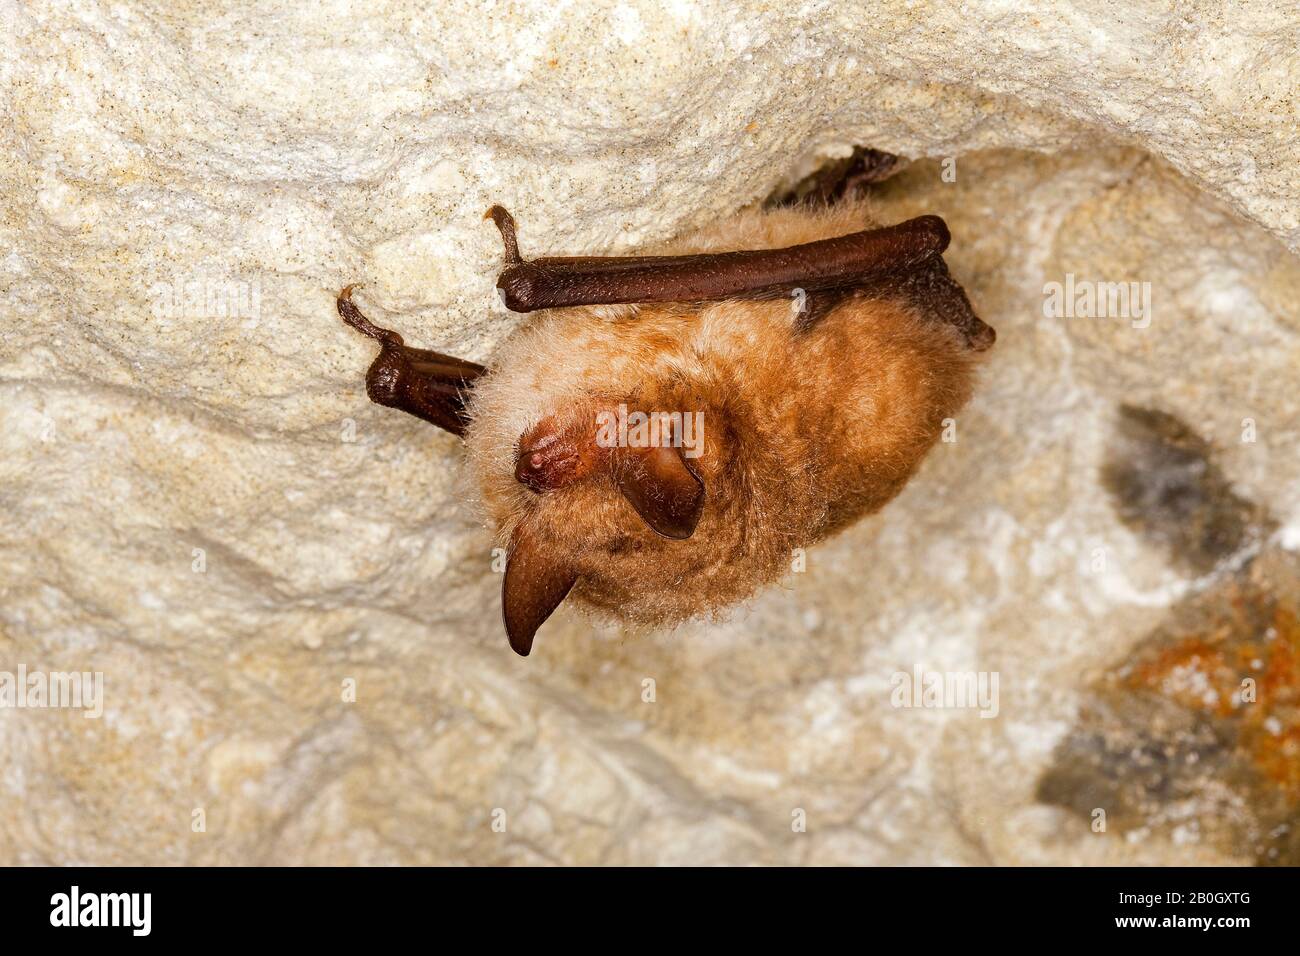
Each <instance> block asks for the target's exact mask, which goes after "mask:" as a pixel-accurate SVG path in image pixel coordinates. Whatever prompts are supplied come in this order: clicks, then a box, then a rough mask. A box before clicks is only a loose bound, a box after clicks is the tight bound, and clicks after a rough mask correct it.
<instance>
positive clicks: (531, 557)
mask: <svg viewBox="0 0 1300 956" xmlns="http://www.w3.org/2000/svg"><path fill="white" fill-rule="evenodd" d="M494 213H496V214H495V215H494V218H496V219H497V222H498V225H499V226H502V227H503V230H502V231H503V235H506V246H507V257H508V259H512V260H513V262H512V265H511V267H510V268H508V269H507V271H506V273H503V275H502V283H501V284H502V286H503V287H506V286H508V285H509V283H510V281H512V280H511V279H510V275H511V269H515V270H516V271H515V273H514V274H515V275H516V276H517V275H518V274H519V267H520V265H523V266H529V267H531V269H532V273H533V274H532V276H531V277H530V278H529V280H528V288H527V289H525V290H524V294H525V295H534V296H535V295H538V294H541V295H543V296H545V295H552V296H554V295H555V294H556V293H555V292H554V289H556V288H559V289H561V290H569V291H568V292H565V293H564V294H565V295H569V296H572V295H574V294H577V295H584V294H588V293H589V292H590V288H588V292H586V293H584V292H582V291H579V292H578V293H573V292H572V290H573V289H574V288H579V289H580V290H581V288H582V283H587V284H588V286H589V287H591V286H593V285H594V286H599V287H600V288H601V289H602V291H601V293H600V296H599V297H598V298H596V299H595V301H597V302H600V303H602V304H598V305H586V306H577V307H569V308H556V309H548V310H547V311H544V312H542V313H541V314H540V315H539V317H538V318H536V319H535V320H533V321H532V322H531V323H530V324H529V325H528V326H526V327H524V328H523V329H521V330H520V331H519V332H518V333H517V334H516V335H514V336H513V337H512V338H511V339H510V340H509V341H508V342H507V343H506V345H505V346H504V347H503V348H502V350H501V351H500V353H499V354H498V355H497V357H496V359H495V361H494V363H493V367H492V370H491V372H490V373H488V374H486V375H481V376H480V374H479V373H478V372H475V371H474V370H475V369H478V367H477V366H473V365H472V364H471V363H459V364H458V365H448V364H447V363H454V362H456V361H457V360H453V359H448V358H447V357H445V356H438V355H437V354H436V353H427V352H417V351H416V350H406V351H407V352H409V353H410V355H409V356H405V355H403V354H401V353H402V350H405V347H404V346H402V345H401V343H400V340H399V341H398V342H397V343H396V345H394V344H392V343H388V344H385V349H384V353H383V354H381V356H380V359H379V360H377V361H376V364H375V366H374V367H372V371H371V376H370V384H371V388H370V391H371V395H372V397H376V392H377V390H378V391H379V392H383V391H384V387H387V392H386V393H385V394H386V395H387V396H388V397H390V398H391V397H392V396H393V395H394V394H396V393H399V392H402V391H403V389H405V391H406V392H407V393H411V392H413V393H414V394H415V399H414V400H409V401H407V402H406V404H405V405H404V404H403V403H402V402H401V401H391V400H390V401H384V400H383V396H382V395H381V396H380V397H378V398H377V400H379V401H383V403H384V404H396V405H398V407H406V410H408V411H413V412H414V413H416V414H420V415H421V417H424V418H426V419H428V420H430V421H435V419H436V418H437V417H438V416H439V415H441V416H442V417H443V418H448V417H450V418H451V419H452V422H451V425H450V426H449V425H447V424H446V423H445V422H437V423H439V424H443V425H444V427H451V428H452V430H454V431H458V433H463V434H464V435H465V440H466V447H467V451H468V453H469V462H470V466H471V468H472V470H473V472H474V475H475V477H476V478H477V483H478V486H479V488H480V489H481V493H482V504H483V507H484V510H485V512H486V516H487V519H488V521H489V522H490V524H491V525H492V527H493V528H494V529H496V531H497V533H498V534H499V535H500V536H501V539H502V541H503V542H504V543H506V544H507V545H508V547H509V549H510V560H509V565H508V568H507V572H506V580H505V584H504V589H503V598H504V604H505V618H506V627H507V631H508V633H509V635H510V638H511V644H512V646H513V647H514V648H515V649H516V650H517V651H519V652H520V653H527V652H528V650H529V649H530V648H531V644H532V639H533V635H534V633H535V632H536V629H537V627H538V626H540V624H541V623H542V622H543V621H544V620H545V619H546V617H547V616H548V615H549V614H550V613H551V611H552V610H554V608H555V607H556V606H557V605H558V604H559V603H560V601H561V600H563V599H564V597H565V596H566V595H568V594H570V593H571V594H572V596H573V597H574V598H575V599H577V600H579V601H581V602H583V603H585V604H587V605H589V606H592V607H595V608H597V609H599V610H601V611H604V612H607V613H608V614H611V615H614V616H617V617H620V618H624V619H629V620H634V621H639V622H644V623H648V624H655V625H670V624H675V623H678V622H680V621H682V620H684V619H686V618H688V617H691V616H694V615H697V614H701V613H709V612H713V611H716V610H718V609H720V608H724V607H726V606H729V605H732V604H734V603H736V602H738V601H741V600H743V599H744V598H746V597H748V596H749V595H750V594H752V593H753V592H754V591H755V590H757V589H758V588H759V587H761V586H762V585H764V584H767V583H769V582H771V581H773V580H775V579H777V578H779V577H781V576H783V575H784V574H785V573H786V572H788V571H789V570H790V567H791V563H792V560H793V558H794V554H795V549H797V548H803V547H806V546H808V545H811V544H813V543H815V542H816V541H818V540H820V539H822V538H824V537H825V536H827V535H829V534H832V533H834V532H835V531H837V530H839V529H841V528H843V527H845V526H846V525H848V524H850V523H852V522H853V521H855V520H857V519H858V518H861V517H862V516H864V515H867V514H870V513H871V512H873V511H876V510H877V509H879V508H880V507H882V506H883V505H884V504H885V503H886V502H888V501H889V500H890V499H891V498H893V497H894V496H895V495H896V494H897V493H898V492H899V491H900V490H901V489H902V487H903V485H904V484H905V483H906V482H907V480H908V479H909V478H910V477H911V475H912V474H913V472H914V471H915V470H916V468H917V466H918V465H919V464H920V461H921V459H922V458H923V457H924V455H925V453H926V451H927V450H928V449H929V448H930V447H931V446H932V445H933V444H934V443H935V442H936V441H937V440H938V438H939V436H940V433H941V432H942V429H943V427H944V420H945V419H949V418H953V417H955V416H956V414H957V412H958V410H959V409H960V408H961V407H962V405H963V404H964V403H965V401H966V399H967V398H968V396H969V395H970V391H971V386H972V376H973V372H974V366H975V360H976V357H977V356H976V353H977V352H978V351H980V350H982V349H984V348H987V347H988V346H989V345H990V344H991V343H992V340H993V335H992V330H991V329H989V328H988V327H987V326H986V325H984V324H983V323H982V322H980V320H979V319H978V318H976V317H975V315H974V313H973V312H972V311H971V309H970V306H969V303H968V302H967V300H966V297H965V295H964V293H962V291H961V289H960V287H958V286H957V284H956V283H955V282H953V281H952V280H951V279H950V278H949V277H948V274H947V270H946V268H945V267H944V265H943V260H942V259H941V258H940V255H939V253H940V252H941V251H942V247H943V246H945V245H946V244H947V231H946V228H943V225H942V221H941V220H938V219H936V218H935V217H923V218H922V219H920V220H912V221H911V222H910V223H905V224H900V225H899V226H896V227H891V230H892V231H888V230H881V231H879V232H876V233H872V232H861V233H860V236H861V238H855V237H851V236H850V235H849V234H851V233H853V232H854V231H855V230H862V227H863V225H864V222H865V214H864V210H863V209H862V207H861V206H860V205H858V204H856V203H853V202H843V203H840V204H837V205H834V206H830V207H826V208H821V209H810V208H808V207H789V208H781V209H775V210H769V211H759V210H751V211H748V212H745V213H742V214H740V215H738V216H736V217H734V218H733V219H731V220H729V221H726V222H724V223H721V224H719V225H717V226H715V227H713V228H711V229H708V230H705V231H702V232H699V233H697V234H694V235H692V236H689V237H687V238H684V239H682V240H680V241H679V242H678V243H675V244H674V245H673V247H671V248H669V249H665V250H663V251H664V253H665V256H667V258H663V259H658V260H656V259H654V258H651V257H641V258H637V259H632V260H621V261H615V260H608V259H606V260H592V259H585V260H584V259H567V260H547V259H542V260H533V261H532V262H531V263H525V262H523V260H520V259H519V258H518V255H517V252H516V251H515V250H514V235H513V223H512V222H510V221H509V217H508V215H506V214H504V211H503V210H502V211H499V212H496V210H494ZM503 216H504V220H503V218H502V217H503ZM936 223H937V227H936V225H935V224H936ZM940 230H941V234H940ZM836 237H846V238H849V239H852V241H853V242H856V243H857V244H858V246H859V247H861V248H865V249H866V251H865V252H862V253H859V254H860V255H862V256H864V257H865V258H867V259H869V260H870V261H865V262H864V263H863V264H862V267H861V268H859V269H856V270H855V268H854V265H853V262H852V253H846V254H845V255H847V256H848V258H847V259H845V258H841V259H840V260H837V261H836V262H833V263H831V264H830V266H828V267H827V268H825V269H822V271H821V272H820V273H817V274H816V275H815V276H814V277H812V278H810V280H809V282H808V285H807V287H801V286H800V285H799V284H798V278H797V276H795V275H793V274H792V273H791V272H790V271H789V270H790V268H792V267H791V266H790V262H792V261H793V262H795V263H796V264H797V263H798V262H799V261H800V257H805V259H806V258H807V257H811V258H813V259H816V258H817V255H819V254H818V253H817V252H816V250H817V249H818V248H819V247H818V246H810V245H807V244H810V243H821V242H822V241H823V240H827V239H835V238H836ZM841 245H847V244H846V243H841ZM789 247H795V248H794V249H790V248H789ZM820 248H822V249H825V248H827V247H826V245H825V244H824V243H822V244H821V245H820ZM774 249H775V250H779V251H780V253H781V254H782V255H783V258H774V259H773V260H772V262H773V263H774V267H773V269H772V270H767V265H768V263H765V261H764V259H763V257H762V256H758V257H743V256H742V257H740V258H736V257H732V258H731V259H730V260H724V259H723V258H722V257H719V256H714V255H712V254H714V253H718V252H728V253H730V252H736V251H739V250H774ZM808 250H813V251H812V252H809V251H808ZM774 255H775V254H774ZM692 257H693V258H692ZM556 262H559V263H574V264H576V265H575V266H574V269H575V270H576V271H577V273H578V274H577V277H576V279H574V278H572V277H570V276H568V275H566V274H564V268H565V267H562V266H561V267H554V266H552V265H551V264H552V263H556ZM620 262H621V264H620ZM584 263H586V264H587V265H586V266H584V265H583V264H584ZM592 263H599V264H598V265H592ZM728 263H731V264H728ZM891 263H893V264H895V265H896V266H897V267H896V268H894V267H892V266H891ZM657 269H659V270H663V269H668V270H669V271H672V270H675V271H672V274H671V276H670V278H669V280H668V282H669V284H670V287H672V288H676V287H675V286H671V283H685V284H686V286H685V287H690V288H692V289H695V288H697V287H698V286H699V284H700V283H701V282H703V283H705V284H706V285H707V284H712V286H711V288H715V291H714V294H715V295H716V296H718V297H723V298H722V299H721V301H711V302H694V303H677V302H662V303H653V304H650V303H647V302H646V301H645V300H644V298H643V297H644V296H645V291H646V289H647V288H648V286H647V283H650V285H651V286H653V283H654V276H655V274H656V270H657ZM765 270H766V271H765ZM782 270H784V271H782ZM814 272H816V269H814ZM829 273H833V274H834V275H833V276H832V278H830V279H829V280H828V279H827V278H826V275H827V274H829ZM557 274H558V279H557V278H556V276H557ZM610 276H614V277H615V283H614V285H613V286H612V287H611V286H610V284H609V277H610ZM738 276H739V278H738ZM836 276H838V278H837V277H836ZM618 277H621V278H622V281H624V282H625V283H626V284H627V286H628V288H631V289H634V290H637V298H638V301H637V302H635V303H630V304H626V305H611V304H604V303H609V302H610V301H611V298H614V299H616V298H617V296H618V294H619V293H618V288H619V286H618V284H617V280H618ZM746 277H748V280H747V279H746ZM764 277H767V278H770V279H771V280H772V281H771V282H764ZM539 281H540V283H541V284H540V285H538V284H537V283H538V282H539ZM746 281H749V284H748V285H747V284H746ZM548 282H549V283H550V285H549V286H548V285H547V283H548ZM738 283H739V286H738ZM611 288H612V289H613V292H611V291H610V289H611ZM548 289H549V290H550V291H548ZM705 291H706V293H707V292H708V291H709V290H708V289H706V290H705ZM516 293H518V290H517V289H516ZM672 294H677V293H666V295H672ZM693 294H698V293H693ZM510 295H511V293H510V290H509V289H507V302H510ZM547 301H550V300H547ZM527 304H528V303H527V302H526V301H521V300H520V299H519V298H516V300H515V307H517V308H518V307H521V306H526V305H527ZM800 306H802V308H800ZM539 307H542V306H539ZM340 311H341V312H343V314H344V317H345V318H348V319H349V321H351V322H353V324H354V325H355V324H357V321H358V320H359V321H362V322H364V319H363V318H360V313H357V312H356V310H355V307H354V306H352V305H351V303H350V301H347V299H346V296H345V297H342V298H341V299H340ZM354 316H355V318H354ZM358 327H359V326H358ZM371 328H372V329H373V326H372V327H371ZM363 331H364V329H363ZM374 331H375V332H382V330H374ZM384 334H389V335H391V333H384ZM382 341H383V340H382V339H381V342H382ZM385 356H388V358H387V359H385ZM403 362H405V363H406V364H405V365H403V364H402V363H403ZM385 363H386V364H385ZM421 363H423V364H422V365H421ZM415 365H421V367H422V368H425V369H433V373H431V374H433V376H434V378H436V381H432V380H427V379H421V378H419V376H417V375H414V374H413V372H412V369H413V368H414V367H415ZM377 369H378V373H377V372H376V370H377ZM480 371H481V370H480ZM438 376H440V377H438ZM377 380H378V383H379V384H378V385H377V384H376V381H377ZM394 382H399V383H400V387H396V388H395V387H394V384H393V383H394ZM412 382H420V383H422V384H420V385H418V386H416V385H412V384H411V383H412ZM439 390H441V392H443V393H448V394H450V395H452V396H454V397H455V401H454V402H453V403H451V404H448V403H446V402H444V403H443V407H444V410H443V411H441V412H439V411H438V410H437V409H436V408H435V409H434V410H433V411H430V410H429V408H428V407H426V406H427V404H428V402H429V400H430V399H429V396H430V395H434V396H436V395H437V394H438V393H439ZM449 390H450V391H449ZM399 397H400V396H399ZM466 398H468V407H467V408H465V407H464V404H463V403H464V401H465V399H466ZM421 402H424V403H425V404H424V405H421V404H420V403H421ZM434 404H435V405H437V404H438V403H437V401H435V402H434ZM407 406H412V407H407ZM620 410H621V411H622V412H623V413H624V414H623V415H622V417H621V418H620ZM638 411H639V412H645V413H661V414H662V416H663V417H662V423H663V424H664V426H665V427H664V428H663V429H661V431H660V433H659V435H658V437H657V438H655V439H653V444H652V445H647V444H646V443H645V442H644V441H641V442H640V443H638V437H640V438H641V439H644V438H645V437H646V436H645V434H644V433H643V434H641V435H640V436H638V433H637V430H636V428H635V425H633V427H631V428H627V429H624V430H617V429H612V428H611V427H610V426H611V423H613V422H616V421H622V422H623V423H624V424H627V423H628V422H629V421H631V422H635V421H636V418H635V416H634V415H632V413H635V412H638ZM630 416H631V417H630ZM464 423H468V428H467V429H465V428H463V427H461V428H457V427H455V426H456V425H457V424H460V425H463V424H464Z"/></svg>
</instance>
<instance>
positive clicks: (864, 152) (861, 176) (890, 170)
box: [772, 146, 907, 206]
mask: <svg viewBox="0 0 1300 956" xmlns="http://www.w3.org/2000/svg"><path fill="white" fill-rule="evenodd" d="M906 166H907V160H905V159H903V158H902V157H901V156H895V155H894V154H893V153H886V152H884V151H882V150H879V149H870V148H869V147H866V146H859V147H857V148H856V149H854V150H853V153H852V155H850V156H846V157H844V158H843V159H837V160H832V161H831V162H829V163H827V164H826V165H825V166H823V167H822V168H821V169H819V170H817V172H815V173H813V174H812V175H811V176H809V177H808V178H806V179H804V180H802V181H801V182H799V183H798V184H797V185H796V186H795V187H794V189H792V190H791V191H790V193H789V194H788V195H783V196H779V197H775V198H774V200H772V205H776V206H792V205H795V204H796V203H801V202H806V203H812V204H813V205H821V206H832V205H834V204H835V203H837V202H842V201H843V200H845V199H856V198H857V197H859V196H861V195H862V194H863V193H864V192H866V190H867V187H868V186H870V185H872V184H873V183H878V182H881V181H883V180H886V179H888V178H889V177H890V176H893V175H894V174H895V173H897V172H900V171H901V170H902V169H903V168H904V167H906Z"/></svg>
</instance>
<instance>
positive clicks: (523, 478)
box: [515, 435, 582, 494]
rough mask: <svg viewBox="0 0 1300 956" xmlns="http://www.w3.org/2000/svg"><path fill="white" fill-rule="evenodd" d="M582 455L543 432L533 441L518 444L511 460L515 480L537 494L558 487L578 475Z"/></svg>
mask: <svg viewBox="0 0 1300 956" xmlns="http://www.w3.org/2000/svg"><path fill="white" fill-rule="evenodd" d="M581 470H582V456H581V455H579V454H578V451H577V449H576V448H574V447H573V446H572V445H570V444H569V443H568V442H565V441H561V440H560V439H559V438H558V437H557V436H555V435H545V436H542V437H541V438H540V440H538V441H537V442H536V443H535V444H530V445H528V446H527V447H524V448H520V450H519V457H518V458H517V459H516V460H515V480H516V481H518V482H519V483H520V484H521V485H523V486H524V487H525V488H527V489H528V490H529V491H534V492H537V493H538V494H541V493H542V492H544V491H553V490H555V489H556V488H562V487H564V486H565V485H567V484H569V483H570V482H572V481H574V480H575V479H577V478H578V477H579V472H580V471H581Z"/></svg>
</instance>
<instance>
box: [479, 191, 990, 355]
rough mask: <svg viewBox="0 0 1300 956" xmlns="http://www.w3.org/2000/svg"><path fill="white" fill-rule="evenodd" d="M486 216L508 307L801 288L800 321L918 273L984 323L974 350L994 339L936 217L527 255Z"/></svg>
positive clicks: (500, 215) (508, 220) (963, 318)
mask: <svg viewBox="0 0 1300 956" xmlns="http://www.w3.org/2000/svg"><path fill="white" fill-rule="evenodd" d="M488 217H489V218H491V219H492V221H493V222H495V223H496V226H497V228H498V229H499V230H500V231H501V238H502V241H503V243H504V244H505V251H506V258H507V260H508V261H509V265H507V266H506V268H505V270H504V271H503V272H502V273H501V275H500V277H499V278H498V279H497V288H498V289H500V290H501V293H502V299H503V301H504V302H505V305H506V308H508V309H510V310H511V311H513V312H532V311H535V310H537V309H555V308H562V307H566V306H580V305H617V304H623V303H637V302H715V301H720V300H723V299H736V298H756V297H770V296H776V295H784V294H791V293H793V292H795V290H802V291H803V292H804V293H805V295H806V296H807V298H808V304H809V311H808V312H807V313H806V314H805V316H804V318H803V319H802V320H801V321H800V325H801V326H802V327H805V328H806V327H808V326H810V325H812V324H814V323H815V321H816V319H817V318H819V317H820V316H821V315H824V314H825V313H826V312H827V311H829V309H830V308H831V307H833V305H834V304H835V303H836V302H837V301H838V300H839V298H840V297H841V295H843V294H845V293H847V292H850V291H853V290H855V289H858V288H862V287H864V286H868V287H870V286H875V287H879V288H886V287H888V286H889V284H890V283H891V281H893V280H895V279H899V278H901V277H906V276H908V275H910V274H913V273H920V274H924V275H928V276H930V277H931V278H930V279H927V280H925V284H926V286H927V287H929V286H930V285H934V286H936V287H937V286H945V287H946V286H951V287H952V289H955V291H956V293H957V299H954V300H953V301H954V302H956V301H957V300H960V304H964V311H963V312H962V313H961V314H959V315H958V316H956V317H955V318H953V319H950V320H949V321H954V322H956V324H958V325H959V327H961V326H972V327H974V323H978V325H979V326H982V327H983V328H982V329H975V334H972V333H971V332H970V331H967V337H968V339H969V340H970V342H971V345H972V347H973V348H987V347H988V345H991V344H992V329H990V328H989V327H988V326H986V325H984V323H983V322H981V321H980V320H979V319H978V318H977V317H976V316H975V314H974V313H973V312H971V311H970V303H969V301H967V300H966V297H965V294H964V293H962V292H961V288H960V286H957V284H956V283H955V282H953V280H952V279H951V278H950V277H948V272H947V268H946V267H945V266H944V264H943V259H942V253H943V251H944V250H945V249H946V248H948V242H949V240H950V238H951V237H950V235H949V232H948V227H947V225H946V224H945V223H944V221H943V220H942V219H940V218H939V217H938V216H918V217H917V218H915V219H909V220H907V221H906V222H900V223H898V224H897V225H894V226H884V227H881V228H879V229H864V230H862V231H861V232H854V233H849V234H848V235H845V236H836V237H835V238H832V239H819V240H817V241H816V242H806V243H802V244H800V245H796V246H787V247H785V248H782V249H754V250H743V251H739V252H718V253H700V254H698V255H685V256H627V257H604V256H582V257H567V256H564V257H546V258H540V259H532V260H525V259H523V258H522V257H521V256H520V255H519V247H518V243H517V240H516V238H515V222H514V219H513V218H512V217H511V215H510V213H508V212H506V210H505V209H503V208H502V207H501V206H493V207H492V208H491V209H490V210H488ZM940 275H941V278H937V277H940ZM942 280H946V283H945V282H943V281H942ZM945 295H947V293H946V292H945ZM967 314H968V315H967ZM985 330H987V331H985ZM986 339H987V341H985V340H986Z"/></svg>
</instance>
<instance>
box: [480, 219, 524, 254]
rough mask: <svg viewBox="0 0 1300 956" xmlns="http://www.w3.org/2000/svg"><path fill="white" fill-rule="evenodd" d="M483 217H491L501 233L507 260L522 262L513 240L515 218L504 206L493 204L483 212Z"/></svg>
mask: <svg viewBox="0 0 1300 956" xmlns="http://www.w3.org/2000/svg"><path fill="white" fill-rule="evenodd" d="M483 218H484V219H491V220H492V221H493V222H494V223H496V227H497V230H498V231H499V232H500V233H501V242H502V243H503V244H504V245H505V247H506V261H507V262H511V263H514V262H522V261H523V260H522V259H520V258H519V244H518V242H517V241H516V240H515V218H514V216H512V215H510V213H508V212H506V207H505V206H493V207H492V208H491V209H489V210H488V211H487V212H486V213H484V214H483Z"/></svg>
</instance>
